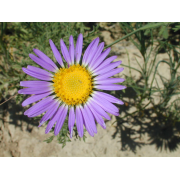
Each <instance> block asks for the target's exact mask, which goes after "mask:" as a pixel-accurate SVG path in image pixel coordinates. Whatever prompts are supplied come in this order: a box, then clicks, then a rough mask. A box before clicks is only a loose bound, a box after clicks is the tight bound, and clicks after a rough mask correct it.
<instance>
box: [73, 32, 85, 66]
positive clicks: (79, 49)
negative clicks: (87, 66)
mask: <svg viewBox="0 0 180 180" xmlns="http://www.w3.org/2000/svg"><path fill="white" fill-rule="evenodd" d="M82 46H83V35H82V34H79V36H78V39H77V43H76V51H75V55H76V63H79V61H80V58H81V54H82Z"/></svg>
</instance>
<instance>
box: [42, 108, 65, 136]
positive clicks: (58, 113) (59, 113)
mask: <svg viewBox="0 0 180 180" xmlns="http://www.w3.org/2000/svg"><path fill="white" fill-rule="evenodd" d="M63 109H64V105H62V106H60V107H59V109H58V110H57V111H56V113H55V114H54V115H53V117H52V119H51V120H50V121H49V123H48V125H47V127H46V130H45V134H47V133H49V131H50V130H51V129H52V127H53V126H54V123H55V122H56V121H58V120H59V118H60V117H61V113H62V111H63Z"/></svg>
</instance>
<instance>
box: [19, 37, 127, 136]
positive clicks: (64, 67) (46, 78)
mask: <svg viewBox="0 0 180 180" xmlns="http://www.w3.org/2000/svg"><path fill="white" fill-rule="evenodd" d="M49 43H50V46H51V49H52V51H53V54H54V57H55V59H56V60H57V62H58V64H59V65H58V66H59V68H58V66H57V65H56V64H55V63H54V62H53V61H52V60H51V59H50V58H49V57H48V56H47V55H45V54H44V53H43V52H41V51H40V50H38V49H34V53H35V54H36V55H37V56H35V55H33V54H29V57H30V58H31V59H32V60H33V61H34V62H36V63H37V64H38V65H40V66H41V67H42V68H44V69H46V70H44V69H41V68H38V67H34V66H27V68H22V70H23V71H24V72H25V73H26V74H28V75H30V76H32V77H34V78H37V79H39V80H37V81H35V80H34V81H21V82H20V85H21V86H24V87H27V88H24V89H21V90H19V91H18V92H19V93H20V94H33V96H31V97H29V98H27V99H26V100H25V101H24V102H23V103H22V106H26V105H29V104H31V103H34V102H36V101H39V100H41V101H39V102H38V103H36V104H35V105H34V106H32V107H30V108H29V109H28V110H26V111H25V112H24V114H25V115H27V116H28V117H35V116H38V115H40V114H42V113H44V112H45V114H44V116H43V117H42V119H41V120H40V125H39V127H40V126H41V125H42V124H43V123H44V122H46V121H48V120H49V119H50V120H49V122H48V125H47V127H46V130H45V133H48V132H49V131H50V130H51V129H52V127H53V126H54V124H55V123H56V124H55V129H54V134H55V135H58V134H59V132H60V130H61V128H62V126H63V123H64V121H65V119H66V116H68V127H69V131H70V137H72V134H73V127H74V124H75V122H76V126H77V130H78V134H79V136H80V137H82V136H83V133H84V132H83V126H85V128H86V129H87V131H88V133H89V134H90V135H91V136H94V133H97V128H96V124H95V120H96V121H97V123H99V124H100V125H101V126H102V127H103V128H104V129H105V128H106V125H105V123H104V120H103V117H104V118H105V119H107V120H110V117H109V115H108V114H107V113H110V114H113V115H115V116H118V115H119V110H118V108H117V107H116V106H115V105H114V104H113V103H117V104H123V102H122V101H121V100H119V99H117V98H115V97H114V96H112V95H110V94H107V93H104V92H102V90H122V89H124V88H126V87H125V86H122V85H119V84H115V83H120V82H123V81H124V79H122V78H110V77H111V76H113V75H115V74H117V73H120V72H122V71H123V68H117V66H119V65H120V64H121V61H117V62H112V61H113V60H115V59H116V58H117V56H112V57H109V58H107V59H106V57H107V55H108V54H109V52H110V48H107V49H106V50H105V51H103V48H104V43H103V42H102V43H100V44H99V38H96V39H94V40H93V41H92V42H91V43H90V44H89V46H88V47H87V49H86V51H85V52H84V55H83V57H82V58H81V55H82V46H83V36H82V34H80V35H79V36H78V39H77V43H76V47H74V42H73V37H72V36H70V38H69V50H68V49H67V47H66V45H65V43H64V41H63V40H62V39H61V40H60V47H61V53H62V55H63V58H64V61H63V59H62V57H61V54H60V52H59V51H58V49H57V48H56V46H55V45H54V43H53V41H52V40H49ZM98 44H99V45H98ZM49 71H50V72H49ZM99 90H100V91H99Z"/></svg>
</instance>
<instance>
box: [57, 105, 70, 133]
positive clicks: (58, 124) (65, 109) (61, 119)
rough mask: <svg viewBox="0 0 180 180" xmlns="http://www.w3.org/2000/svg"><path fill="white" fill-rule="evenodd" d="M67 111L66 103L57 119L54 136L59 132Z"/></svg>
mask: <svg viewBox="0 0 180 180" xmlns="http://www.w3.org/2000/svg"><path fill="white" fill-rule="evenodd" d="M67 112H68V106H67V105H66V106H65V107H64V109H63V111H62V114H61V116H60V118H59V120H58V121H57V123H56V126H55V129H54V135H55V136H57V135H58V134H59V132H60V130H61V128H62V126H63V124H64V121H65V119H66V115H67Z"/></svg>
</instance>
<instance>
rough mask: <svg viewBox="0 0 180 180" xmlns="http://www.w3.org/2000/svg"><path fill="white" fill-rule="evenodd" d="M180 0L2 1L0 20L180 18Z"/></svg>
mask: <svg viewBox="0 0 180 180" xmlns="http://www.w3.org/2000/svg"><path fill="white" fill-rule="evenodd" d="M179 7H180V1H179V0H173V1H164V0H158V1H157V0H151V1H145V0H136V1H135V0H128V1H121V0H114V1H102V0H101V1H97V0H91V1H84V0H76V1H70V0H69V1H61V0H58V1H55V0H54V1H42V0H38V1H37V0H31V1H24V0H19V1H14V0H8V1H2V2H1V10H0V21H8V22H12V21H13V22H18V21H31V22H34V21H36V22H39V21H40V22H43V21H46V22H47V21H50V22H56V21H58V22H62V21H66V22H79V21H83V22H121V21H131V22H137V21H144V22H147V21H154V22H159V21H166V22H169V21H176V22H178V21H180V15H179Z"/></svg>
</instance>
